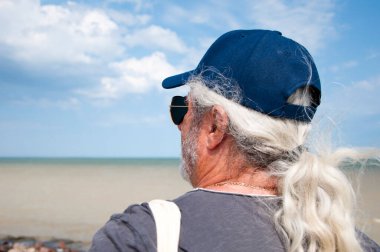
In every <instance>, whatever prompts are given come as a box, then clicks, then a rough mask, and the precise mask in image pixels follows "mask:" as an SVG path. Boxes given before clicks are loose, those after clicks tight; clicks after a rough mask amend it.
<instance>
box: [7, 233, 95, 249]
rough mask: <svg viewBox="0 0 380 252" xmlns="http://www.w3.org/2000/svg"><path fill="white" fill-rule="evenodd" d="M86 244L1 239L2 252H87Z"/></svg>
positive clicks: (28, 239) (23, 238)
mask: <svg viewBox="0 0 380 252" xmlns="http://www.w3.org/2000/svg"><path fill="white" fill-rule="evenodd" d="M87 249H88V248H87V247H86V245H85V244H84V243H81V242H76V241H72V240H67V239H51V240H47V241H39V240H37V239H35V238H33V237H13V236H7V237H3V238H0V252H85V251H87Z"/></svg>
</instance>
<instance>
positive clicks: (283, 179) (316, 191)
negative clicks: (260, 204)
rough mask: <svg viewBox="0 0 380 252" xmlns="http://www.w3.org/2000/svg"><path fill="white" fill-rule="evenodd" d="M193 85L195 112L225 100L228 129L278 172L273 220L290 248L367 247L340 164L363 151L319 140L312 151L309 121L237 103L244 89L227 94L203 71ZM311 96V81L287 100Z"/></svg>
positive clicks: (246, 152) (256, 159)
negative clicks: (211, 83) (320, 145)
mask: <svg viewBox="0 0 380 252" xmlns="http://www.w3.org/2000/svg"><path fill="white" fill-rule="evenodd" d="M188 85H189V86H190V99H191V100H192V102H194V103H195V105H196V106H195V113H197V112H196V111H198V113H204V112H205V111H207V108H210V107H212V106H213V105H220V106H222V107H223V108H224V110H225V111H226V113H227V115H228V117H229V122H230V123H229V134H231V135H232V137H233V138H234V139H235V142H236V147H237V148H238V150H239V151H240V152H241V153H242V154H243V156H244V157H245V158H246V160H247V162H249V163H250V164H252V165H253V166H255V167H259V168H261V169H263V170H265V171H267V172H268V173H269V174H270V175H272V176H274V177H276V178H277V183H278V188H277V190H278V192H279V194H280V195H281V196H282V206H281V208H280V209H279V210H278V211H277V212H276V213H275V214H274V222H275V225H276V228H277V230H278V232H279V234H280V236H282V237H283V238H284V240H285V244H286V246H287V249H288V250H289V251H297V252H298V251H362V248H361V246H360V242H359V240H358V238H357V234H356V231H355V221H354V217H353V216H354V213H353V210H354V207H355V194H354V192H353V189H352V186H351V184H350V183H349V181H348V180H347V178H346V176H345V175H344V174H343V172H342V171H340V169H339V168H338V165H339V164H340V163H341V162H342V161H347V158H348V159H350V158H351V159H357V158H360V155H359V153H358V152H356V151H354V150H352V149H340V150H337V151H335V152H329V150H328V149H325V148H322V149H319V148H318V146H317V147H315V146H314V149H313V152H311V151H309V150H308V148H311V147H312V146H310V142H311V141H310V139H308V136H309V131H310V129H311V124H310V123H304V122H296V121H293V120H287V119H278V118H273V117H270V116H267V115H264V114H262V113H259V112H256V111H254V110H251V109H248V108H245V107H243V106H241V105H239V104H238V103H237V102H238V101H239V100H240V94H239V90H228V92H229V93H228V94H227V95H226V94H225V93H223V92H225V90H224V88H223V85H218V86H215V88H213V89H210V88H208V87H206V86H205V85H204V80H203V79H202V78H200V77H194V78H192V79H191V80H190V81H189V82H188ZM216 87H218V88H216ZM225 96H228V99H226V98H225ZM310 97H311V96H310V93H309V90H308V88H307V87H306V88H304V89H302V90H298V91H297V92H296V93H295V94H293V95H292V96H291V97H290V98H289V100H288V102H290V103H293V104H299V105H309V104H310V102H311V98H310ZM199 111H200V112H199ZM307 143H309V145H308V144H307Z"/></svg>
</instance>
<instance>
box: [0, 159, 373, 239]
mask: <svg viewBox="0 0 380 252" xmlns="http://www.w3.org/2000/svg"><path fill="white" fill-rule="evenodd" d="M379 181H380V170H374V169H372V170H367V171H366V173H365V174H364V175H362V176H361V180H360V191H359V192H360V193H359V203H360V207H359V209H360V213H359V215H360V218H359V221H358V227H359V228H360V229H364V231H365V232H366V233H367V234H368V235H369V236H370V237H371V238H373V239H374V240H375V241H377V242H378V243H380V203H379V196H380V194H379V191H380V190H379V189H380V183H379ZM188 190H191V187H190V186H189V185H188V184H187V183H186V182H184V181H183V180H182V179H181V178H180V175H179V173H178V169H177V168H176V167H167V168H163V167H158V168H157V167H154V166H146V167H123V166H115V165H112V166H108V165H97V166H90V165H87V166H86V165H77V166H76V165H51V164H50V165H48V164H44V165H30V164H29V165H15V164H1V166H0V236H4V235H15V236H20V235H24V236H37V237H59V238H68V239H73V240H79V241H85V242H89V241H90V240H91V238H92V236H93V234H94V233H95V231H96V230H97V229H99V228H100V227H101V226H102V225H104V223H105V222H106V221H107V220H108V219H109V217H110V215H111V214H113V213H117V212H122V211H123V210H124V209H125V208H126V207H127V206H128V205H130V204H133V203H141V202H144V201H149V200H151V199H155V198H161V199H173V198H176V197H177V196H179V195H181V194H182V193H184V192H186V191H188Z"/></svg>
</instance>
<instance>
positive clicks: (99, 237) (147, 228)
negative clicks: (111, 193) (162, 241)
mask: <svg viewBox="0 0 380 252" xmlns="http://www.w3.org/2000/svg"><path fill="white" fill-rule="evenodd" d="M155 250H156V228H155V222H154V219H153V216H152V213H151V211H150V209H149V206H148V204H147V203H143V204H141V205H131V206H129V207H128V208H127V209H126V210H125V211H124V212H123V213H121V214H114V215H112V216H111V218H110V220H109V221H108V222H107V223H106V224H105V225H104V226H103V227H102V228H101V229H100V230H99V231H98V232H97V233H96V234H95V235H94V237H93V241H92V247H91V249H90V251H91V252H96V251H155Z"/></svg>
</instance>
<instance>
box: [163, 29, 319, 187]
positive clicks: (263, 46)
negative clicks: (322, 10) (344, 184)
mask: <svg viewBox="0 0 380 252" xmlns="http://www.w3.org/2000/svg"><path fill="white" fill-rule="evenodd" d="M184 84H188V85H189V86H190V93H189V95H188V98H187V104H186V105H188V106H189V109H188V111H187V113H184V116H183V121H182V122H181V121H180V120H179V121H177V124H179V128H180V130H181V136H182V146H183V159H184V163H185V165H184V167H185V169H184V170H185V171H187V174H188V175H189V177H190V180H192V183H193V185H194V184H195V185H197V182H195V183H194V181H196V180H199V178H201V177H202V176H203V175H204V174H202V170H201V169H198V168H199V167H202V166H204V165H205V164H210V163H212V162H215V164H216V163H217V161H218V160H223V162H230V163H231V164H228V166H229V167H240V168H242V167H243V168H244V167H247V166H254V167H256V168H259V169H267V168H268V167H269V166H271V170H274V169H275V170H276V169H277V168H278V167H280V166H279V165H278V164H279V162H280V163H281V162H289V160H292V157H293V156H294V155H297V152H298V150H299V149H297V147H298V146H300V145H302V144H303V143H304V140H305V138H306V135H307V131H308V128H309V126H308V123H309V122H310V121H311V119H312V117H313V116H314V113H315V111H316V107H317V106H318V105H319V103H320V90H321V88H320V82H319V76H318V72H317V69H316V67H315V65H314V62H313V59H312V58H311V56H310V54H309V53H308V52H307V50H306V49H305V48H304V47H302V46H301V45H299V44H298V43H296V42H294V41H293V40H290V39H288V38H285V37H283V36H282V35H281V33H279V32H273V31H264V30H247V31H243V30H240V31H232V32H229V33H226V34H224V35H223V36H221V37H220V38H219V39H218V40H217V41H216V42H214V44H213V45H212V46H211V47H210V48H209V50H208V51H207V52H206V54H205V56H204V57H203V58H202V60H201V62H200V63H199V65H198V67H197V68H196V69H195V70H193V71H190V72H186V73H184V74H180V75H176V76H172V77H169V78H167V79H165V80H164V81H163V87H164V88H174V87H178V86H181V85H184ZM184 112H186V111H184ZM226 156H227V158H226ZM225 158H226V159H225ZM277 170H278V169H277ZM232 173H233V172H232V171H231V170H229V171H226V173H225V174H222V175H221V176H227V177H228V176H229V175H231V174H232ZM213 175H214V176H217V175H218V174H216V175H215V174H213ZM225 179H227V178H225Z"/></svg>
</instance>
